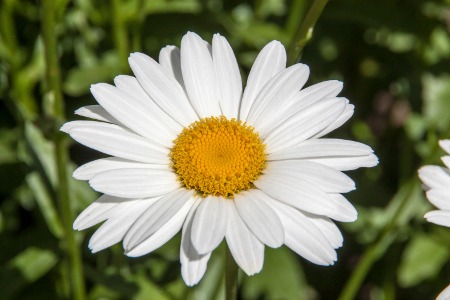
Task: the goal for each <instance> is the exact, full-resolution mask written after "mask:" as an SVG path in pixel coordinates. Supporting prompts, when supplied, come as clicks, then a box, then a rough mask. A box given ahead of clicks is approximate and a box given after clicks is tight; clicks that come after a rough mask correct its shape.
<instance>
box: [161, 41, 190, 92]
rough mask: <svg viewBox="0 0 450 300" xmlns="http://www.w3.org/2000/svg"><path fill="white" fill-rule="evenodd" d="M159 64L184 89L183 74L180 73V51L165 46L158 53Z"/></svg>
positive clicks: (176, 48) (173, 47)
mask: <svg viewBox="0 0 450 300" xmlns="http://www.w3.org/2000/svg"><path fill="white" fill-rule="evenodd" d="M159 64H160V65H161V66H162V67H163V68H164V69H166V70H167V71H169V72H170V73H171V74H172V76H173V77H174V78H175V79H176V80H177V81H178V83H179V84H180V85H181V86H182V87H183V89H185V86H184V81H183V74H182V73H181V59H180V49H179V48H178V47H175V46H166V47H164V48H162V49H161V51H160V52H159Z"/></svg>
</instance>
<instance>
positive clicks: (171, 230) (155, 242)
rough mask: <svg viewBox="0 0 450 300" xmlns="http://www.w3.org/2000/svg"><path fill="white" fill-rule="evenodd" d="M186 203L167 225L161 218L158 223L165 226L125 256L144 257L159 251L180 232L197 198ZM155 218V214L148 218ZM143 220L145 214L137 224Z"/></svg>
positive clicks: (191, 198) (192, 198)
mask: <svg viewBox="0 0 450 300" xmlns="http://www.w3.org/2000/svg"><path fill="white" fill-rule="evenodd" d="M183 199H184V198H183ZM184 201H185V203H184V204H183V206H181V208H180V209H179V210H178V211H177V212H175V214H174V215H173V217H172V218H170V219H169V220H168V221H167V222H166V223H163V221H165V220H161V218H160V219H159V220H158V222H160V223H163V225H162V226H161V227H160V228H159V229H158V230H157V231H156V232H155V233H153V234H151V235H150V236H149V237H148V238H147V239H146V240H144V241H143V242H141V243H140V244H138V245H137V246H135V247H134V248H132V249H131V250H128V251H127V252H126V253H125V254H126V255H127V256H129V257H138V256H142V255H145V254H148V253H150V252H153V251H154V250H156V249H158V248H159V247H161V246H162V245H164V244H165V243H167V242H168V241H169V240H170V239H171V238H172V237H173V236H174V235H175V234H177V232H178V231H180V229H181V227H182V226H183V223H184V221H185V219H186V216H187V214H188V213H189V211H190V210H191V208H192V207H193V205H194V203H195V202H196V198H194V197H190V198H189V199H187V200H184ZM159 209H160V208H159ZM147 212H148V211H146V212H145V213H147ZM154 216H155V214H153V215H152V216H151V217H150V218H148V220H150V219H151V218H153V217H154ZM143 218H145V216H144V214H142V215H141V217H140V218H139V219H138V220H137V221H136V223H138V222H139V220H140V219H143ZM144 224H145V226H148V224H147V223H144ZM136 226H139V225H136ZM154 226H156V225H154Z"/></svg>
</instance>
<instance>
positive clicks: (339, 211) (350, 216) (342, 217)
mask: <svg viewBox="0 0 450 300" xmlns="http://www.w3.org/2000/svg"><path fill="white" fill-rule="evenodd" d="M328 196H329V197H330V198H331V199H332V201H333V205H334V207H335V209H334V212H333V213H332V214H330V215H328V217H330V218H332V219H334V220H336V221H340V222H354V221H356V219H357V218H358V212H357V211H356V208H355V207H354V206H353V205H352V204H351V203H350V202H349V201H348V200H347V199H346V198H345V197H344V196H342V195H341V194H328Z"/></svg>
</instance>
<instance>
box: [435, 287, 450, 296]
mask: <svg viewBox="0 0 450 300" xmlns="http://www.w3.org/2000/svg"><path fill="white" fill-rule="evenodd" d="M449 299H450V285H449V286H447V287H446V288H445V289H444V290H443V291H442V292H441V293H440V294H439V295H438V296H437V297H436V300H449Z"/></svg>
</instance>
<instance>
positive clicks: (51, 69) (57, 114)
mask: <svg viewBox="0 0 450 300" xmlns="http://www.w3.org/2000/svg"><path fill="white" fill-rule="evenodd" d="M42 10H43V11H42V12H43V14H42V35H43V39H44V47H45V60H46V80H47V82H46V83H47V89H48V92H49V94H50V95H51V97H52V98H53V101H54V102H53V103H54V109H53V111H52V114H53V117H54V119H55V122H56V124H61V123H62V122H64V102H63V96H62V92H61V81H60V71H59V65H58V57H57V41H56V34H55V26H56V21H55V15H56V12H55V1H54V0H43V1H42ZM57 128H59V126H55V134H54V136H55V139H54V145H55V159H56V166H57V174H58V186H57V196H58V199H59V210H60V213H61V217H62V222H63V227H64V232H65V235H64V237H65V240H64V242H65V251H66V252H67V256H68V260H69V273H70V280H71V292H72V296H71V298H73V299H77V300H82V299H85V298H86V296H85V286H84V276H83V269H82V263H81V255H80V252H79V250H78V247H77V244H76V242H75V236H74V232H73V230H72V222H73V216H72V211H71V209H70V196H69V195H70V194H69V185H68V176H67V174H68V172H67V168H66V166H67V162H68V159H67V145H66V143H65V142H64V139H63V136H62V134H60V132H59V130H58V129H57Z"/></svg>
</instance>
